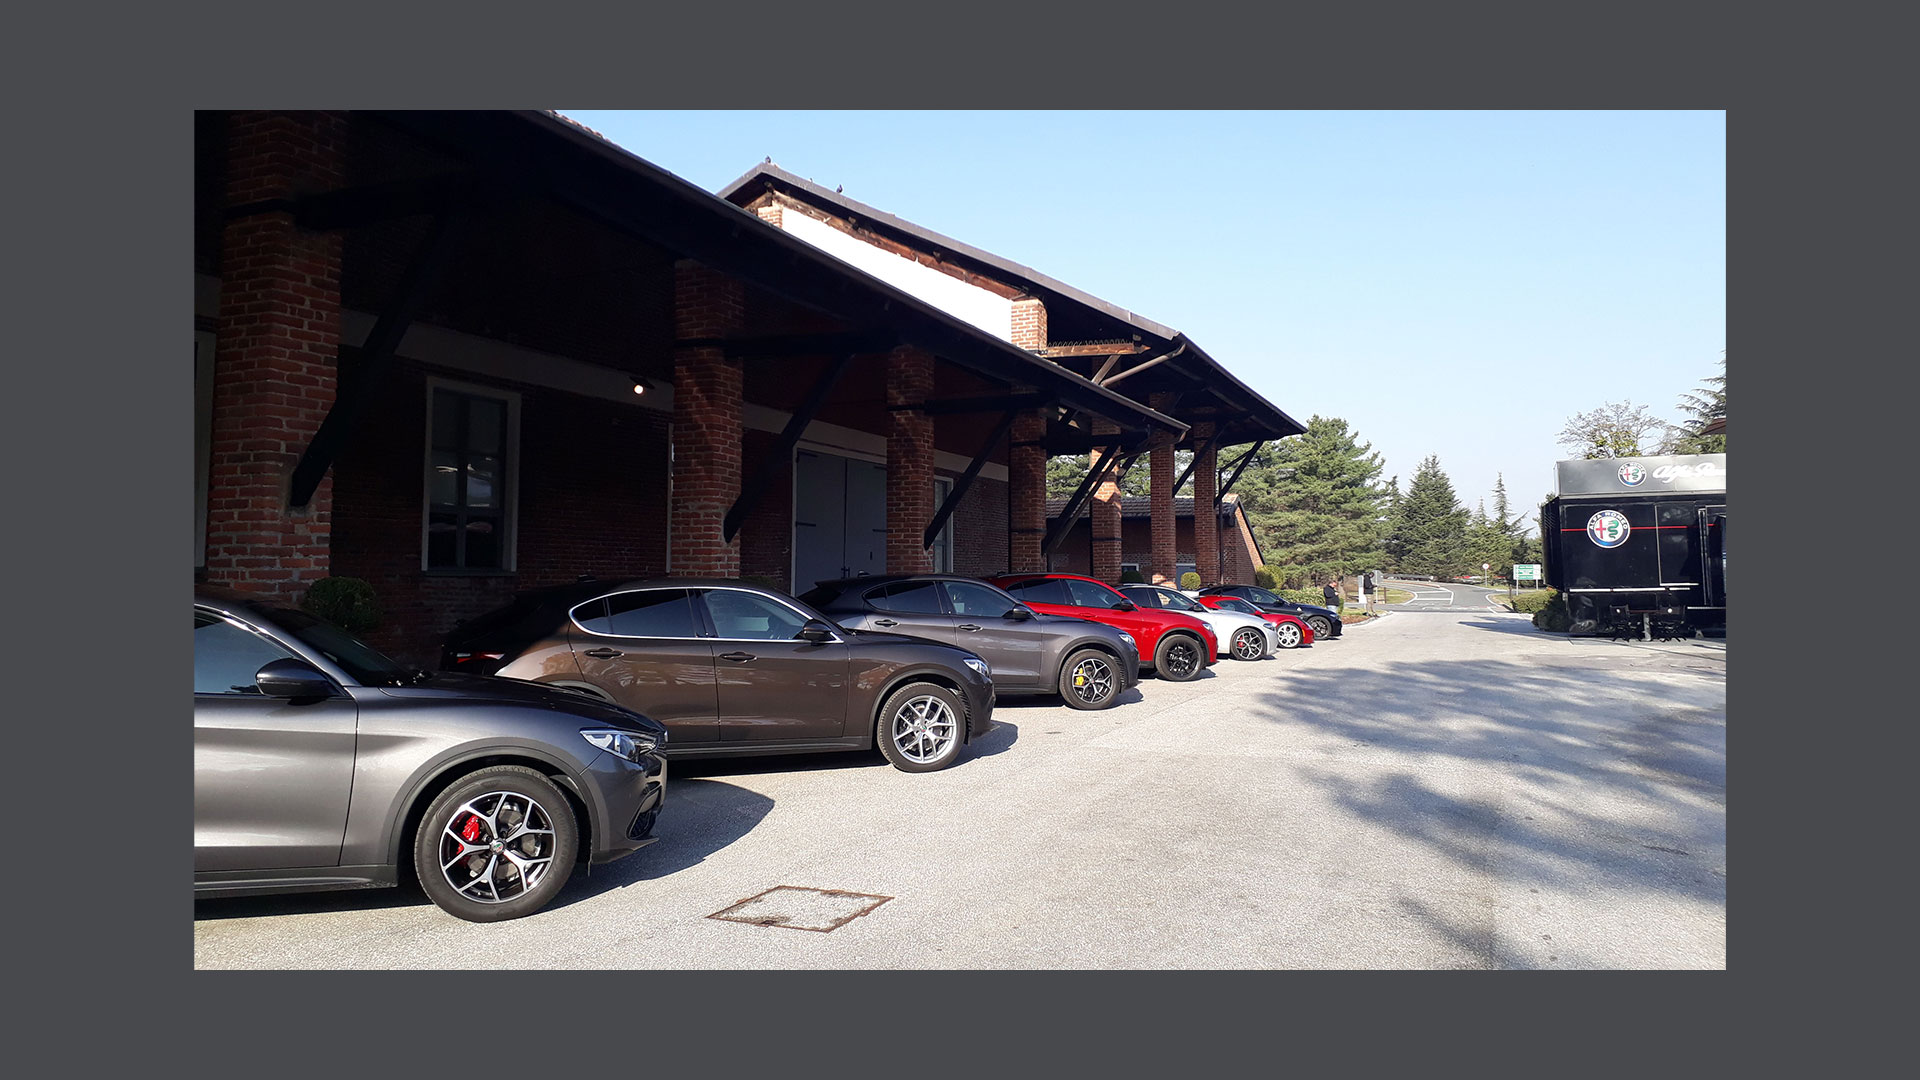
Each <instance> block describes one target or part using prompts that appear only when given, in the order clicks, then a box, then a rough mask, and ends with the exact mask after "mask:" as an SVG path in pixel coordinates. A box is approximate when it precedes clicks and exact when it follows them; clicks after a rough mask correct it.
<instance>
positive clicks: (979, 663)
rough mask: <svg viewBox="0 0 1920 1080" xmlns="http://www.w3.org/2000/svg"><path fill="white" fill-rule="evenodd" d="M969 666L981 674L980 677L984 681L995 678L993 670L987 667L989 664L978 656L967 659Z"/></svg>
mask: <svg viewBox="0 0 1920 1080" xmlns="http://www.w3.org/2000/svg"><path fill="white" fill-rule="evenodd" d="M967 666H968V667H970V668H972V669H973V670H975V671H977V672H979V673H980V677H981V678H983V679H991V678H993V669H992V668H991V667H988V666H987V662H986V661H985V660H982V659H980V658H979V657H977V656H969V657H967Z"/></svg>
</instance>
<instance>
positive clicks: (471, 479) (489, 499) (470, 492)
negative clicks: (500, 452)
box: [467, 456, 500, 510]
mask: <svg viewBox="0 0 1920 1080" xmlns="http://www.w3.org/2000/svg"><path fill="white" fill-rule="evenodd" d="M499 478H500V459H499V458H496V457H486V456H481V457H476V458H474V459H473V460H472V461H470V462H468V463H467V505H468V506H470V507H473V508H475V509H480V510H489V509H492V508H493V507H495V506H498V505H499V504H498V503H497V502H495V501H494V494H493V493H494V486H495V484H496V483H497V482H498V480H499Z"/></svg>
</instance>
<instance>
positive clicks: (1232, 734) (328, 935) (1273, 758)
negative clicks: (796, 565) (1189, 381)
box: [194, 612, 1726, 969]
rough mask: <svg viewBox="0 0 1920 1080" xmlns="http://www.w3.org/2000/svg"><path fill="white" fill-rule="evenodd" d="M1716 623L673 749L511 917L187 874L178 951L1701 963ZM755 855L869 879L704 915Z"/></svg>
mask: <svg viewBox="0 0 1920 1080" xmlns="http://www.w3.org/2000/svg"><path fill="white" fill-rule="evenodd" d="M1725 647H1726V646H1725V642H1724V641H1715V642H1700V641H1695V642H1664V643H1652V644H1647V643H1639V642H1604V641H1592V640H1573V641H1570V640H1568V639H1566V638H1562V637H1557V636H1552V635H1545V634H1540V633H1537V632H1535V631H1534V630H1533V629H1532V627H1531V625H1530V623H1529V621H1528V620H1527V618H1526V617H1525V616H1518V615H1501V614H1492V613H1460V612H1448V613H1440V612H1436V613H1431V614H1422V613H1413V612H1405V613H1394V614H1392V615H1389V616H1387V617H1384V618H1381V619H1379V620H1376V621H1374V622H1372V623H1369V624H1366V625H1362V626H1356V627H1354V628H1352V629H1350V630H1349V631H1348V632H1347V634H1346V636H1345V637H1343V638H1341V639H1340V640H1337V641H1329V642H1324V643H1321V644H1318V645H1315V646H1313V647H1312V648H1310V649H1302V650H1295V651H1292V652H1286V653H1282V654H1281V655H1279V656H1278V657H1276V658H1274V659H1270V660H1265V661H1260V662H1257V663H1237V662H1233V661H1226V662H1222V663H1221V664H1219V665H1218V666H1216V668H1214V669H1213V672H1212V674H1211V675H1210V676H1209V677H1207V678H1203V679H1200V680H1198V681H1196V682H1193V683H1187V684H1176V683H1163V682H1158V681H1154V680H1147V681H1146V682H1145V683H1143V684H1142V685H1141V686H1140V687H1138V688H1136V689H1134V690H1132V691H1129V693H1128V695H1127V697H1126V698H1125V699H1124V702H1123V704H1121V705H1120V706H1118V707H1116V708H1114V709H1110V710H1107V711H1104V712H1098V713H1085V712H1075V711H1073V710H1069V709H1067V708H1065V707H1063V706H1059V705H1056V704H1051V703H1047V702H1046V701H1045V699H1039V700H1035V701H1032V702H1029V703H1021V702H1007V703H1004V704H1003V707H1002V708H1001V710H1000V711H999V714H998V717H999V720H1000V721H1001V727H1000V729H999V730H997V731H995V732H994V733H993V734H992V735H990V736H988V737H987V738H986V739H984V740H983V741H981V742H980V743H978V744H976V746H975V747H974V748H973V749H972V750H971V752H970V753H969V755H968V756H967V757H966V758H965V759H963V760H962V762H961V763H960V764H959V765H957V766H955V767H954V768H951V769H948V770H946V771H944V772H940V773H933V774H927V775H908V774H905V773H901V772H898V771H896V770H894V769H892V768H890V767H888V766H886V765H885V764H884V763H882V762H881V761H880V758H879V756H878V755H877V754H837V755H821V756H814V757H789V758H770V759H762V760H759V761H755V762H744V763H743V762H710V763H702V762H682V763H676V765H675V769H674V775H673V779H672V782H671V784H670V787H669V796H668V800H669V801H668V810H667V812H666V814H665V815H664V816H663V817H662V819H661V823H660V835H661V836H662V837H663V839H662V840H661V841H660V842H659V843H657V844H655V845H653V846H652V847H649V848H647V849H646V850H644V851H642V852H640V853H639V854H638V855H635V856H634V857H632V858H630V859H627V860H625V861H623V862H619V863H615V864H613V865H612V866H609V867H603V868H600V869H598V870H596V871H595V872H594V873H593V875H592V876H591V877H578V876H576V878H575V879H574V880H573V881H572V882H571V883H570V884H569V886H568V888H567V890H566V891H565V892H563V893H562V894H561V896H560V898H559V899H558V900H557V901H556V902H555V904H554V905H553V906H552V907H550V908H548V909H547V910H545V911H543V912H540V913H538V914H536V915H534V916H531V917H529V918H526V919H522V920H518V921H515V922H509V923H500V924H493V925H484V926H483V925H474V924H468V923H463V922H460V921H458V920H456V919H453V918H451V917H449V916H447V915H445V914H443V913H441V912H440V911H439V910H438V909H437V908H435V907H433V906H432V905H431V904H429V903H427V902H426V900H425V899H424V898H422V897H420V896H419V895H418V894H414V893H403V892H398V891H396V890H381V891H371V892H359V893H335V894H313V895H307V896H291V897H272V898H255V899H241V900H233V899H229V900H220V901H202V902H200V903H198V904H196V905H195V922H194V963H195V966H196V967H200V968H720V969H760V968H804V969H927V968H993V969H1019V968H1059V969H1069V968H1071V969H1088V968H1093V969H1104V968H1138V969H1212V968H1416V969H1431V968H1500V969H1505V968H1724V966H1725V964H1726V846H1725V845H1726V798H1725V796H1726V754H1725V745H1726V743H1725V734H1726V681H1725ZM780 886H787V887H792V888H799V889H814V890H828V891H839V892H845V893H854V894H861V895H862V896H866V897H885V898H887V899H886V900H885V901H884V902H876V901H875V900H861V899H858V898H853V897H838V898H836V897H832V896H825V897H822V896H819V895H817V894H795V893H780V894H776V895H775V897H773V898H769V900H768V901H767V902H764V903H762V904H761V905H758V906H756V907H751V908H748V909H746V912H745V916H746V917H748V918H754V917H756V915H755V913H756V912H758V913H760V915H761V916H764V915H765V914H766V913H768V912H774V917H782V916H785V917H789V918H791V919H792V920H793V922H795V923H798V922H803V921H805V920H808V919H818V920H819V921H820V923H819V924H820V925H826V924H829V923H833V922H835V921H837V920H838V919H839V917H840V916H839V914H838V912H840V911H841V909H840V908H838V907H836V906H835V905H838V904H846V905H848V909H849V910H851V909H852V908H853V907H855V906H859V905H875V904H876V903H877V906H872V907H871V910H868V911H866V913H864V914H860V915H859V916H858V917H853V918H850V919H847V920H846V921H844V922H843V923H842V924H840V925H838V926H837V927H836V928H834V929H831V930H826V931H818V930H806V929H796V928H795V927H794V925H792V924H789V925H760V924H757V923H755V922H740V921H723V920H719V919H714V918H709V916H711V915H714V914H716V913H719V912H722V911H723V910H724V909H727V908H729V907H731V906H732V905H735V904H737V903H738V902H740V901H743V900H747V899H749V898H752V897H755V896H757V895H758V894H761V893H763V892H765V891H766V890H770V889H775V888H776V887H780ZM769 904H771V905H772V906H768V905H769ZM782 905H784V908H782ZM776 909H780V910H776Z"/></svg>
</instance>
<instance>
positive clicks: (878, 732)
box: [873, 682, 967, 773]
mask: <svg viewBox="0 0 1920 1080" xmlns="http://www.w3.org/2000/svg"><path fill="white" fill-rule="evenodd" d="M966 723H967V708H966V705H965V704H964V703H963V702H962V701H961V700H960V695H959V694H956V693H954V692H953V691H951V690H949V689H947V688H946V687H944V686H940V685H938V684H936V683H929V682H916V683H908V684H907V685H905V686H903V687H901V688H900V689H898V690H895V691H894V692H893V693H891V694H888V695H887V700H886V702H885V703H884V704H882V705H881V706H880V715H879V717H878V719H876V720H875V722H874V731H873V741H874V742H875V743H876V744H878V745H879V747H880V753H881V755H882V756H884V757H885V758H886V759H887V761H888V762H889V763H891V764H892V765H893V767H894V768H896V769H899V770H900V771H901V772H912V773H922V772H935V771H938V770H940V769H944V768H946V767H947V766H949V765H951V764H953V763H954V762H955V761H958V760H959V759H960V747H961V745H962V743H963V742H964V741H965V736H966V730H965V729H966Z"/></svg>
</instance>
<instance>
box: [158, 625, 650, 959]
mask: <svg viewBox="0 0 1920 1080" xmlns="http://www.w3.org/2000/svg"><path fill="white" fill-rule="evenodd" d="M666 739H667V733H666V729H665V728H663V727H662V726H661V725H660V724H658V723H656V722H654V721H653V720H651V719H649V718H647V717H645V716H641V715H639V714H637V713H634V712H631V711H629V710H627V709H623V708H620V707H618V706H616V705H611V704H608V703H606V702H602V701H598V700H595V699H593V698H589V697H587V696H585V695H583V694H577V693H569V692H567V691H565V690H553V689H547V688H543V687H538V686H532V685H529V684H527V683H522V682H514V681H512V680H509V679H493V678H483V677H475V676H469V675H454V674H434V673H430V672H423V671H416V670H413V669H409V668H406V667H402V666H401V665H399V664H396V663H395V662H393V661H392V660H390V659H388V658H387V657H386V656H384V655H382V654H381V653H379V652H377V651H375V650H374V649H373V648H372V647H371V646H369V645H367V644H366V643H365V642H362V641H360V640H359V639H358V638H355V637H353V636H352V635H351V634H348V633H346V632H345V631H343V630H340V629H339V628H337V627H335V626H333V625H331V624H329V623H326V622H322V621H321V620H319V619H317V618H315V617H313V616H312V615H309V614H307V613H306V612H303V611H296V610H293V609H289V608H282V607H278V606H275V605H274V604H272V603H271V602H260V601H257V600H256V599H254V598H251V597H248V596H247V595H245V594H242V593H234V592H228V591H225V590H215V589H206V588H201V589H198V590H196V592H195V595H194V604H193V887H194V892H195V894H196V895H228V896H243V895H254V894H260V893H273V892H297V891H307V890H317V889H358V888H367V887H370V886H382V885H397V884H399V882H400V871H401V869H402V867H409V868H410V869H411V870H412V872H413V874H414V875H415V876H416V877H417V878H418V880H419V883H420V886H421V888H422V889H423V890H425V892H426V894H427V896H428V897H429V898H431V899H432V900H433V902H434V903H436V904H438V905H439V906H440V907H442V908H444V909H445V910H446V911H448V912H449V913H451V914H453V915H457V916H459V917H460V918H462V919H467V920H470V921H472V922H495V921H498V920H501V919H511V918H515V917H518V916H521V915H527V914H530V913H532V912H534V911H537V910H539V909H540V908H542V907H544V906H546V904H547V903H548V901H550V900H552V899H553V897H554V895H555V894H556V893H558V892H559V891H560V889H561V887H562V886H563V885H565V884H566V880H567V878H568V876H569V875H570V874H571V873H572V871H573V870H574V868H575V866H577V865H579V864H582V863H604V862H610V861H612V860H614V859H618V858H621V857H622V856H625V855H629V854H632V853H633V852H635V851H637V850H639V849H640V848H643V847H645V846H647V845H648V844H651V843H653V841H654V836H653V824H654V819H655V818H656V816H657V815H658V814H659V812H660V807H661V803H662V800H663V798H664V797H665V793H666V779H667V774H666V762H665V760H664V759H662V757H661V756H660V753H659V750H658V747H659V746H660V745H661V744H662V743H664V742H665V741H666Z"/></svg>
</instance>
